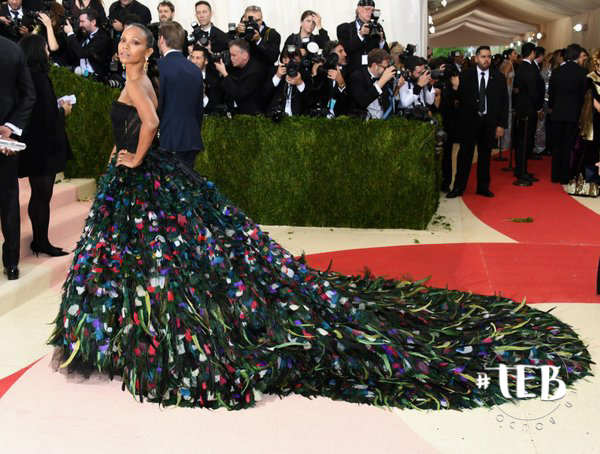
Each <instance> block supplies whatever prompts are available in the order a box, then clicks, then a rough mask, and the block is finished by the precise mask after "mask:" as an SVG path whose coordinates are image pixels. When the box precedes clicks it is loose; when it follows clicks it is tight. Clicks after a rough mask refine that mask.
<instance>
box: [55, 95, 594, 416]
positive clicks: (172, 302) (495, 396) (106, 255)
mask: <svg viewBox="0 0 600 454" xmlns="http://www.w3.org/2000/svg"><path fill="white" fill-rule="evenodd" d="M111 116H112V120H113V128H114V135H115V141H116V144H117V149H123V148H126V149H128V150H129V151H132V152H134V151H135V149H136V146H137V139H138V134H139V128H140V119H139V117H138V115H137V111H136V110H135V108H133V107H131V106H128V105H125V104H122V103H119V102H116V103H115V104H114V106H113V110H112V114H111ZM449 266H451V264H449ZM55 323H56V326H55V331H54V333H53V335H52V337H51V340H50V343H51V344H53V345H55V346H56V347H57V349H58V350H59V352H60V354H61V355H62V358H63V359H62V361H63V366H65V367H68V368H80V367H82V366H84V367H85V366H87V367H88V368H92V369H95V370H99V371H101V372H104V373H107V374H109V375H111V376H112V375H120V376H122V377H123V387H127V388H128V389H129V390H130V392H131V393H133V394H134V395H135V396H136V397H138V398H140V399H142V400H143V399H144V398H145V399H147V400H149V401H152V402H160V403H162V404H164V405H182V406H197V407H208V408H217V407H226V408H228V409H241V408H246V407H250V406H252V405H253V404H254V403H255V401H256V399H258V398H259V396H260V395H261V394H262V393H273V394H279V395H287V394H290V393H297V394H302V395H305V396H316V395H321V396H327V397H330V398H332V399H343V400H346V401H350V402H359V403H367V404H375V405H381V406H384V405H387V406H393V407H401V408H420V409H440V408H445V409H450V408H456V409H461V408H471V407H477V406H492V405H495V404H498V403H501V402H503V401H505V400H506V398H504V397H503V396H502V394H501V392H500V389H499V386H498V384H497V383H496V382H493V383H492V384H491V386H490V387H489V388H488V389H479V387H478V386H476V379H477V376H478V374H479V373H481V372H485V368H486V366H493V365H497V364H499V363H503V364H508V365H510V364H530V365H535V366H539V365H545V364H555V365H560V366H564V367H566V369H567V370H566V371H565V374H563V376H562V378H563V380H564V381H565V382H566V383H567V384H571V383H573V382H574V381H575V380H577V379H580V378H582V377H585V376H586V375H590V373H591V372H590V365H591V364H593V363H592V362H591V358H590V355H589V353H588V351H587V350H586V347H585V345H584V344H583V343H582V342H581V340H580V339H579V338H578V336H577V335H576V334H575V332H574V331H573V330H572V329H571V328H570V327H569V326H567V325H566V324H564V323H562V322H561V321H559V320H558V319H556V318H555V317H554V316H552V315H550V314H549V313H545V312H541V311H538V310H536V309H533V308H530V307H528V306H526V305H523V304H517V303H515V302H513V301H511V300H508V299H505V298H501V297H495V296H481V295H473V294H470V293H463V292H458V291H448V290H446V289H436V288H429V287H425V286H423V285H422V284H420V283H413V282H400V281H397V280H386V279H383V278H376V277H373V276H371V275H368V274H367V275H365V276H345V275H341V274H338V273H335V272H320V271H317V270H315V269H311V268H310V267H308V266H307V265H306V264H305V263H304V262H303V260H298V259H295V258H294V257H293V255H292V254H291V253H290V252H288V251H286V250H285V249H284V248H282V247H281V246H280V245H279V244H277V243H276V242H275V241H273V240H272V239H271V238H269V236H268V235H267V234H265V233H263V232H262V231H261V229H260V228H259V226H258V225H257V224H256V223H255V222H254V221H252V219H250V218H249V217H247V216H246V215H245V214H244V213H242V212H241V211H240V210H239V209H238V208H237V207H236V206H235V205H234V204H232V202H230V201H229V200H228V199H227V198H225V197H224V196H223V195H221V194H220V193H219V192H218V190H217V189H216V188H215V186H214V185H213V184H212V183H211V182H210V181H208V180H207V179H206V178H205V177H203V176H201V175H198V174H197V173H195V172H193V171H191V170H188V169H187V168H186V167H185V166H184V165H183V164H182V163H181V162H180V161H179V160H178V158H177V157H175V155H174V154H172V153H170V152H168V151H165V150H161V149H159V148H153V149H151V150H150V151H149V152H148V154H147V156H146V158H145V160H144V162H143V164H142V165H141V166H139V167H138V168H136V169H127V168H124V167H116V166H115V161H114V160H113V162H112V163H111V164H110V165H109V167H108V170H107V171H106V173H105V174H104V175H103V176H102V178H101V179H100V180H99V182H98V191H97V196H96V199H95V201H94V203H93V206H92V208H91V211H90V215H89V217H88V219H87V221H86V224H85V228H84V231H83V235H82V237H81V240H80V241H79V243H78V244H77V248H76V250H75V255H74V258H73V262H72V266H71V268H70V271H69V274H68V278H67V280H66V282H65V284H64V293H63V297H62V302H61V306H60V312H59V314H58V316H57V318H56V321H55ZM526 385H527V390H528V391H534V392H535V391H536V390H538V391H539V389H540V386H541V383H540V380H539V378H533V379H532V380H528V381H527V382H526ZM538 394H539V393H538Z"/></svg>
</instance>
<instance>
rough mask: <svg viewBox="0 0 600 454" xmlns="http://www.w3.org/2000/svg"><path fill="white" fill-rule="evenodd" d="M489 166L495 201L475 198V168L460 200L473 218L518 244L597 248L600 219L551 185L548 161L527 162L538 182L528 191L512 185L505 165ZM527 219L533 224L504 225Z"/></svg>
mask: <svg viewBox="0 0 600 454" xmlns="http://www.w3.org/2000/svg"><path fill="white" fill-rule="evenodd" d="M491 166H492V167H491V174H492V183H491V186H490V189H491V191H492V192H493V193H494V194H495V197H494V198H493V199H491V200H490V199H487V198H485V197H481V196H477V195H475V185H476V170H475V166H473V169H472V171H471V175H470V178H469V184H468V188H467V191H466V192H465V195H464V197H463V200H464V201H465V203H466V205H467V206H468V207H469V209H470V210H471V211H472V212H473V214H475V216H477V217H478V218H479V219H480V220H481V221H483V222H484V223H485V224H487V225H489V226H490V227H492V228H493V229H495V230H497V231H499V232H501V233H503V234H505V235H506V236H508V237H510V238H512V239H514V240H516V241H519V242H521V243H538V244H542V243H549V244H593V245H600V216H598V215H597V214H596V213H594V212H593V211H591V210H589V209H588V208H586V207H584V206H583V205H581V204H580V203H578V202H577V201H576V200H573V198H572V197H571V196H569V195H568V194H567V193H565V191H564V189H563V187H562V186H561V185H559V184H557V183H551V182H550V166H551V159H550V158H549V157H544V159H543V160H541V161H529V163H528V169H529V171H530V172H531V173H533V174H535V176H536V177H537V178H539V179H540V181H539V182H538V183H534V185H533V186H530V187H518V186H514V185H513V184H512V183H513V181H514V177H513V174H512V172H504V171H502V170H501V168H502V167H505V166H506V162H499V161H494V160H492V164H491ZM527 217H532V218H533V219H534V222H532V223H530V224H526V223H515V222H508V221H507V219H510V218H527ZM598 253H599V254H600V248H599V249H598Z"/></svg>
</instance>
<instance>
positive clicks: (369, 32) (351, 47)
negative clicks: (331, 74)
mask: <svg viewBox="0 0 600 454" xmlns="http://www.w3.org/2000/svg"><path fill="white" fill-rule="evenodd" d="M375 11H376V10H375V2H374V1H373V0H360V1H359V2H358V6H357V7H356V19H355V20H354V21H353V22H350V23H347V24H340V25H339V26H338V28H337V37H338V41H339V42H340V43H342V45H343V46H344V49H346V53H347V54H348V72H349V73H350V74H352V73H353V72H354V71H356V70H357V69H359V68H361V67H367V66H368V55H369V52H371V51H372V50H373V49H385V50H386V51H387V52H389V50H390V49H389V47H388V45H387V43H386V40H385V32H384V30H383V27H382V26H381V24H379V23H378V22H377V20H378V18H375V17H374V12H375ZM377 11H378V10H377Z"/></svg>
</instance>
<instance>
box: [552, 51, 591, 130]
mask: <svg viewBox="0 0 600 454" xmlns="http://www.w3.org/2000/svg"><path fill="white" fill-rule="evenodd" d="M586 76H587V71H586V70H585V68H583V67H581V66H579V65H578V64H577V63H575V62H574V61H568V62H567V63H565V64H564V65H562V66H559V67H558V68H556V69H555V70H553V71H552V75H551V76H550V85H549V88H548V96H549V99H548V107H549V108H550V109H552V121H562V122H576V121H579V115H580V114H581V108H582V107H583V100H584V98H585V90H586Z"/></svg>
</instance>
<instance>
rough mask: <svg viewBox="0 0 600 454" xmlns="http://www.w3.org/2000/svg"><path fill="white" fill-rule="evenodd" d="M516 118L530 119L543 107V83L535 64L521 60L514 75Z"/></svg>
mask: <svg viewBox="0 0 600 454" xmlns="http://www.w3.org/2000/svg"><path fill="white" fill-rule="evenodd" d="M514 86H515V88H517V89H518V90H519V91H518V94H517V99H516V109H517V117H518V118H527V117H532V116H534V115H535V114H536V112H538V111H539V110H541V109H542V107H543V106H544V82H543V80H542V76H541V75H540V71H539V70H538V68H537V66H536V64H535V62H531V63H529V62H528V60H523V63H521V65H520V66H519V69H518V70H517V73H516V75H515V82H514Z"/></svg>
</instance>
